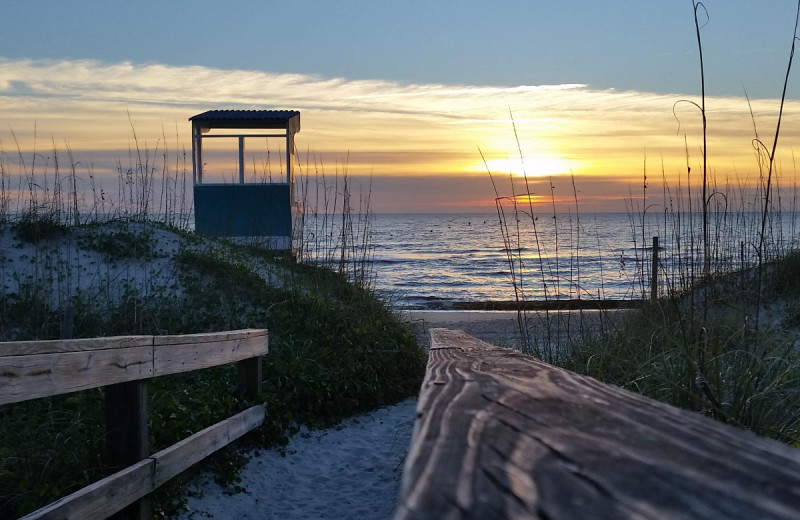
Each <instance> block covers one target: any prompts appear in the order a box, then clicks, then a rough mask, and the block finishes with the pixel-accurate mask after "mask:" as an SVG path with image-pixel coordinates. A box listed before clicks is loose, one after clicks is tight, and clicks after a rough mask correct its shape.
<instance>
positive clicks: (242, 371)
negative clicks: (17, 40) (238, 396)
mask: <svg viewBox="0 0 800 520" xmlns="http://www.w3.org/2000/svg"><path fill="white" fill-rule="evenodd" d="M263 358H264V356H258V357H254V358H250V359H245V360H243V361H239V362H237V363H236V366H237V368H238V369H239V384H240V385H241V387H242V388H243V389H244V393H245V395H246V396H247V397H248V398H250V399H255V398H256V397H258V394H260V393H261V379H262V378H261V375H262V369H261V361H262V359H263Z"/></svg>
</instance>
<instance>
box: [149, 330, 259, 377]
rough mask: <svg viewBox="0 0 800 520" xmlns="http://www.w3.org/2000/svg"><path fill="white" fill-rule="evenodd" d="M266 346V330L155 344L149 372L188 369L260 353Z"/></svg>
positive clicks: (228, 361) (157, 373)
mask: <svg viewBox="0 0 800 520" xmlns="http://www.w3.org/2000/svg"><path fill="white" fill-rule="evenodd" d="M268 350H269V347H268V343H267V336H266V334H261V335H256V334H253V335H243V336H241V337H233V338H224V339H222V340H218V341H202V342H199V343H195V342H191V343H169V344H166V345H160V344H158V345H155V347H154V348H153V367H154V370H153V373H154V375H155V376H161V375H167V374H177V373H180V372H190V371H192V370H199V369H202V368H210V367H214V366H218V365H224V364H226V363H232V362H234V361H242V360H244V359H249V358H252V357H256V356H263V355H265V354H267V352H268Z"/></svg>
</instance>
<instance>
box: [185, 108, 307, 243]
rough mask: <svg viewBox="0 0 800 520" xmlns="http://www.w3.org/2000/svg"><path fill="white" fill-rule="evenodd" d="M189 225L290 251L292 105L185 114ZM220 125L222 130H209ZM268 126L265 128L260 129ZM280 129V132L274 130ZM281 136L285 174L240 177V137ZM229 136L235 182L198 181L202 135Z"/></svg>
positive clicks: (295, 123) (295, 128)
mask: <svg viewBox="0 0 800 520" xmlns="http://www.w3.org/2000/svg"><path fill="white" fill-rule="evenodd" d="M189 121H191V122H192V170H193V176H192V181H193V186H194V222H195V230H196V231H197V232H198V233H203V234H207V235H211V236H217V237H226V238H228V239H232V240H235V241H239V242H242V241H244V242H250V243H254V244H258V245H261V246H263V247H266V248H268V249H271V250H276V251H289V252H291V250H292V209H293V207H294V206H296V204H295V201H294V162H295V161H294V155H295V154H294V151H295V147H294V135H295V134H296V133H297V132H299V131H300V112H298V111H296V110H209V111H208V112H203V113H202V114H198V115H196V116H193V117H190V118H189ZM212 130H222V133H217V132H212ZM262 130H269V131H272V132H270V133H265V132H260V131H262ZM278 131H280V133H278ZM276 137H277V138H284V139H285V143H286V144H285V146H286V148H285V150H286V175H285V179H283V178H281V179H279V181H278V182H245V141H246V139H264V138H276ZM205 139H235V140H236V141H237V142H238V147H239V168H238V174H239V175H238V177H239V178H238V182H227V183H225V182H210V183H207V182H203V173H204V172H203V166H204V162H203V140H205Z"/></svg>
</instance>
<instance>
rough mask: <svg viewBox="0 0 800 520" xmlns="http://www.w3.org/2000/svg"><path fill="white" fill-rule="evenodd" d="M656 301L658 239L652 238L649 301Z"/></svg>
mask: <svg viewBox="0 0 800 520" xmlns="http://www.w3.org/2000/svg"><path fill="white" fill-rule="evenodd" d="M656 300H658V237H653V268H652V269H651V270H650V301H651V302H655V301H656Z"/></svg>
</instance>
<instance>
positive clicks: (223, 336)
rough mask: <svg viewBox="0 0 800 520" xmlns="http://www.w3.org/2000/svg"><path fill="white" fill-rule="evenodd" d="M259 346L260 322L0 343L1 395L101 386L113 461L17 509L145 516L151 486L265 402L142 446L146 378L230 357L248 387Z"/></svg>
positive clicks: (262, 337)
mask: <svg viewBox="0 0 800 520" xmlns="http://www.w3.org/2000/svg"><path fill="white" fill-rule="evenodd" d="M267 351H268V340H267V331H266V330H260V329H258V330H256V329H252V330H238V331H231V332H219V333H211V334H188V335H180V336H121V337H110V338H92V339H74V340H56V341H21V342H11V343H0V405H3V404H9V403H18V402H21V401H27V400H30V399H38V398H42V397H47V396H53V395H59V394H65V393H69V392H75V391H78V390H87V389H90V388H98V387H105V400H106V403H105V408H106V432H107V433H106V444H107V453H108V462H109V464H110V466H112V467H114V468H115V469H119V470H120V471H118V472H117V473H114V474H113V475H110V476H108V477H106V478H104V479H102V480H100V481H98V482H95V483H93V484H91V485H89V486H87V487H85V488H83V489H81V490H79V491H77V492H75V493H72V494H71V495H69V496H66V497H64V498H62V499H60V500H57V501H56V502H53V503H52V504H50V505H48V506H46V507H44V508H42V509H39V510H38V511H36V512H34V513H31V514H30V515H28V516H26V517H25V518H26V519H51V518H76V519H77V518H80V519H90V518H107V517H109V516H111V515H113V514H116V513H118V512H120V511H122V510H123V509H125V511H124V513H125V516H129V517H137V518H149V515H150V510H149V509H150V508H149V502H148V500H147V498H146V497H147V495H148V494H149V493H151V492H152V491H154V490H155V489H156V488H158V487H159V486H160V485H161V484H163V483H164V482H166V481H167V480H169V479H170V478H172V477H174V476H175V475H177V474H178V473H180V472H182V471H183V470H185V469H187V468H188V467H190V466H191V465H193V464H195V463H196V462H198V461H200V460H202V459H203V458H205V457H207V456H208V455H210V454H211V453H213V452H215V451H216V450H218V449H220V448H222V447H224V446H226V445H227V444H229V443H231V442H232V441H234V440H236V439H237V438H239V437H241V436H242V435H244V434H245V433H247V432H248V431H250V430H252V429H253V428H255V427H257V426H259V425H260V424H261V423H262V422H263V420H264V413H265V410H264V407H263V406H261V405H259V406H253V407H252V408H249V409H247V410H245V411H243V412H241V413H238V414H236V415H234V416H233V417H230V418H228V419H226V420H224V421H222V422H219V423H217V424H215V425H213V426H210V427H209V428H206V429H204V430H202V431H200V432H198V433H196V434H194V435H192V436H190V437H188V438H186V439H184V440H182V441H181V442H179V443H177V444H174V445H172V446H170V447H169V448H166V449H164V450H162V451H159V452H158V453H155V454H150V452H149V445H148V440H147V439H148V431H147V406H146V403H147V394H146V386H145V381H146V380H147V379H150V378H153V377H157V376H162V375H167V374H177V373H180V372H190V371H193V370H199V369H203V368H210V367H214V366H218V365H223V364H227V363H231V362H237V363H238V367H239V377H240V380H241V384H242V385H243V388H244V389H245V390H246V391H247V393H249V394H250V395H251V396H255V395H257V394H258V392H259V391H260V388H261V356H264V355H265V354H267ZM129 506H130V507H129Z"/></svg>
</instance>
